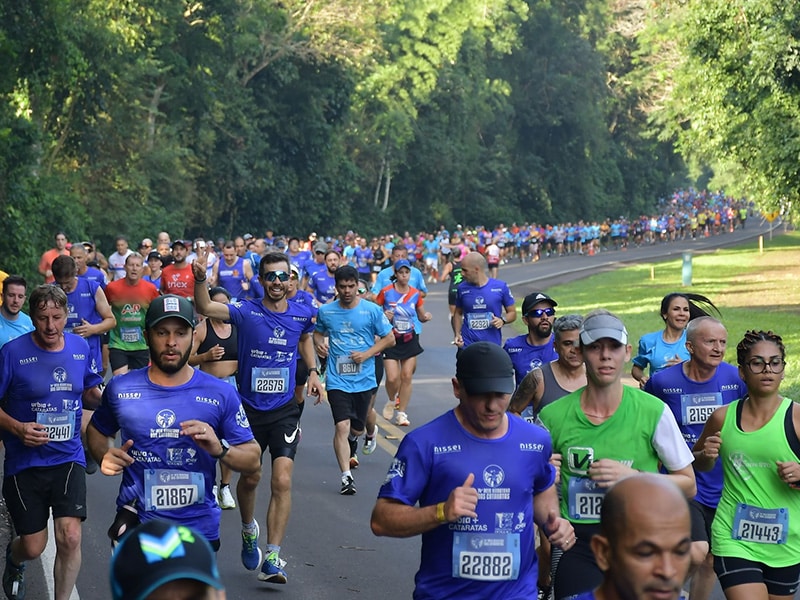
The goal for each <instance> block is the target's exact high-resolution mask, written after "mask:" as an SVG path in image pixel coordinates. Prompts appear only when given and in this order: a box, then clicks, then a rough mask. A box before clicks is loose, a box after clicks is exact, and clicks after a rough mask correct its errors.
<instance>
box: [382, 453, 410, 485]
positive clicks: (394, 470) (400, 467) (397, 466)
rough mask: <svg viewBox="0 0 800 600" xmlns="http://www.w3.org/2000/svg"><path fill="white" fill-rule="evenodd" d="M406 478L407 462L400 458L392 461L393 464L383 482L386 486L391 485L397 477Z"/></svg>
mask: <svg viewBox="0 0 800 600" xmlns="http://www.w3.org/2000/svg"><path fill="white" fill-rule="evenodd" d="M405 476H406V461H404V460H400V459H399V458H395V459H392V464H391V465H389V472H388V473H386V479H385V480H384V481H383V483H384V484H386V483H389V482H390V481H391V480H392V479H394V478H395V477H405Z"/></svg>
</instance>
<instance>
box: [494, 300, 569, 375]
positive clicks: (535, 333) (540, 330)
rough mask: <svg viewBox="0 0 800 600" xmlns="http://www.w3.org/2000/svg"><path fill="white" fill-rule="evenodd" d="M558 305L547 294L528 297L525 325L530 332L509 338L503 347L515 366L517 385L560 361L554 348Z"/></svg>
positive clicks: (523, 314) (524, 310)
mask: <svg viewBox="0 0 800 600" xmlns="http://www.w3.org/2000/svg"><path fill="white" fill-rule="evenodd" d="M556 306H558V302H556V301H555V300H553V299H552V298H551V297H550V296H548V295H547V294H545V293H544V292H533V293H532V294H528V295H527V296H525V299H524V300H523V301H522V322H523V323H525V325H526V326H527V327H528V333H525V334H523V335H518V336H516V337H513V338H509V339H507V340H506V343H505V344H503V350H505V351H506V352H508V355H509V356H510V357H511V362H512V363H514V377H515V379H516V382H517V385H519V384H520V383H521V382H522V378H523V377H525V375H527V374H528V373H529V372H531V371H533V370H534V369H537V368H539V367H541V366H542V365H543V364H545V363H549V362H552V361H554V360H556V359H558V353H557V352H556V350H555V347H554V345H553V321H555V318H556Z"/></svg>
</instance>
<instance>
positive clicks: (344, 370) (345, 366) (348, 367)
mask: <svg viewBox="0 0 800 600" xmlns="http://www.w3.org/2000/svg"><path fill="white" fill-rule="evenodd" d="M336 372H337V373H338V374H339V375H342V376H345V377H347V376H348V375H358V374H360V373H361V363H357V362H355V361H354V360H353V359H352V358H350V357H349V356H340V357H339V358H337V359H336Z"/></svg>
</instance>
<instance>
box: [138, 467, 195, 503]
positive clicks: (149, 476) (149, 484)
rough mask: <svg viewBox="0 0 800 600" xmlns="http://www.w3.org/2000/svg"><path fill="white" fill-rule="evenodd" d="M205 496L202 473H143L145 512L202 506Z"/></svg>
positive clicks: (157, 471) (160, 470) (159, 471)
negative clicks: (193, 505)
mask: <svg viewBox="0 0 800 600" xmlns="http://www.w3.org/2000/svg"><path fill="white" fill-rule="evenodd" d="M205 494H206V485H205V479H204V478H203V475H202V473H192V472H189V471H176V470H169V469H155V470H152V469H151V470H147V471H145V472H144V501H145V506H147V510H175V509H178V508H185V507H187V506H191V505H192V504H202V503H203V500H204V498H205Z"/></svg>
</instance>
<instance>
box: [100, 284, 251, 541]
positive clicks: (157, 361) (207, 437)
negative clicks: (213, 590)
mask: <svg viewBox="0 0 800 600" xmlns="http://www.w3.org/2000/svg"><path fill="white" fill-rule="evenodd" d="M145 336H146V338H147V342H148V347H149V352H150V366H149V367H148V368H146V369H139V370H137V371H132V372H131V373H128V374H126V375H121V376H119V377H114V378H112V379H111V380H110V381H109V383H108V386H107V387H106V389H105V391H104V392H103V403H102V405H101V406H100V408H99V409H98V410H97V411H96V412H95V413H94V416H93V417H92V422H91V423H90V425H89V429H88V432H87V433H88V438H89V445H90V448H91V451H92V454H93V455H94V458H95V460H97V462H98V463H100V465H101V467H100V468H101V471H102V472H103V474H104V475H110V476H114V475H122V481H121V482H120V487H119V494H118V495H117V500H116V509H117V516H116V518H115V520H114V523H113V524H112V525H111V528H110V529H109V537H111V539H112V541H113V542H117V541H119V540H120V539H122V536H123V535H124V534H125V532H126V531H127V530H128V529H131V528H133V527H134V526H135V525H137V524H138V523H140V522H141V523H145V522H147V521H152V520H153V519H159V518H160V519H169V520H171V521H174V522H176V523H178V524H181V525H186V526H190V525H191V526H193V527H197V528H198V529H199V530H200V532H201V533H202V534H203V536H204V537H205V538H206V539H207V540H208V541H209V543H210V544H211V545H212V547H214V548H215V549H219V537H220V532H219V524H220V512H221V511H220V509H219V507H218V506H217V502H216V498H214V497H213V496H212V488H213V485H214V480H215V478H216V472H217V461H222V462H224V463H225V464H226V465H227V466H229V467H230V468H231V469H233V470H235V471H243V472H252V471H255V470H257V469H258V468H259V463H258V456H259V452H258V446H257V445H256V444H255V443H254V442H253V433H252V431H251V430H250V426H249V424H248V423H247V417H246V416H245V414H244V410H243V409H242V405H241V403H240V402H239V396H238V394H237V393H236V390H235V389H233V387H231V386H230V385H229V384H227V383H225V382H224V381H220V380H219V379H218V378H216V377H213V376H211V375H209V374H207V373H203V372H202V371H199V370H196V369H193V368H192V367H190V366H189V364H188V361H189V356H190V355H191V352H192V339H193V338H194V308H193V307H192V304H191V303H190V302H189V300H188V299H186V298H183V297H181V296H175V295H167V296H162V297H160V298H158V299H156V300H155V301H154V302H153V303H151V304H150V306H149V307H148V309H147V315H146V317H145ZM118 433H119V435H120V439H121V446H119V447H117V446H116V437H117V434H118Z"/></svg>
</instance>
